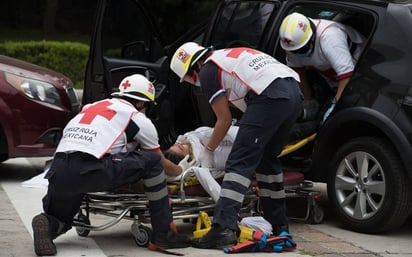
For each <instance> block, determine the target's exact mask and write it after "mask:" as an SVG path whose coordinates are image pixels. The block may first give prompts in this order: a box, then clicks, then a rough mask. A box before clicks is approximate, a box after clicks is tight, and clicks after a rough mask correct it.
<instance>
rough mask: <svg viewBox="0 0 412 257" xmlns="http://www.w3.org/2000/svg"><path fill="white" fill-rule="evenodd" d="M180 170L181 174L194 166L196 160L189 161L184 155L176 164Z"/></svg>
mask: <svg viewBox="0 0 412 257" xmlns="http://www.w3.org/2000/svg"><path fill="white" fill-rule="evenodd" d="M178 165H179V166H180V168H182V172H184V171H185V170H187V169H189V168H190V167H193V166H194V165H196V160H191V161H189V155H186V156H185V158H183V160H181V161H180V162H179V164H178Z"/></svg>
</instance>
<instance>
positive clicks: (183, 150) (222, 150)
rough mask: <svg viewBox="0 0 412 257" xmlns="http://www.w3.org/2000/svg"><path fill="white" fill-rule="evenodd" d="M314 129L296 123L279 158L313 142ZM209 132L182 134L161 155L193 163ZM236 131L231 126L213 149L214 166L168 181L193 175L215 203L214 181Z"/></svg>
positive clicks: (216, 186)
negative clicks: (188, 159)
mask: <svg viewBox="0 0 412 257" xmlns="http://www.w3.org/2000/svg"><path fill="white" fill-rule="evenodd" d="M317 128H318V122H317V121H313V122H312V121H311V122H305V123H297V124H296V126H294V127H293V129H292V131H291V133H290V136H289V144H287V145H286V146H285V148H284V150H283V151H282V153H281V156H282V155H286V154H288V153H290V152H293V151H295V150H296V149H298V148H300V147H301V146H302V145H304V144H306V143H307V142H309V141H311V140H313V139H314V138H315V132H316V129H317ZM212 132H213V128H212V127H199V128H197V129H196V130H194V131H189V132H187V133H185V134H183V135H180V136H179V137H178V138H177V140H176V142H175V144H174V145H172V146H171V147H170V148H169V149H168V150H166V151H165V152H164V155H165V157H166V158H167V159H169V160H170V161H172V162H173V163H175V164H176V165H177V164H178V163H179V162H180V161H181V160H182V159H183V158H184V157H185V156H186V155H189V158H190V160H193V159H194V160H197V158H198V157H199V155H200V153H201V152H202V150H203V148H204V147H205V146H206V144H207V142H208V140H209V138H210V136H211V135H212ZM237 132H238V127H237V126H235V125H232V126H231V127H230V129H229V131H228V133H227V134H226V136H225V138H224V139H223V140H222V142H221V143H220V144H219V146H218V147H217V148H216V149H215V152H214V155H213V157H214V164H215V166H214V168H210V169H209V168H202V167H197V166H196V165H194V166H193V167H191V168H189V170H186V172H183V173H182V174H180V175H179V176H176V177H171V176H168V181H169V182H171V181H180V180H181V179H182V175H185V178H183V179H186V176H187V175H188V176H187V177H188V178H190V177H191V176H195V177H196V178H197V180H198V182H199V183H200V184H201V185H202V187H203V188H204V189H205V190H206V191H207V193H209V195H210V196H211V197H212V198H213V200H215V201H217V199H218V197H219V192H220V185H219V184H218V183H217V182H216V179H218V178H222V177H223V176H224V170H225V163H226V160H227V159H228V156H229V153H230V151H231V149H232V145H233V142H234V140H235V138H236V134H237ZM189 171H190V172H189Z"/></svg>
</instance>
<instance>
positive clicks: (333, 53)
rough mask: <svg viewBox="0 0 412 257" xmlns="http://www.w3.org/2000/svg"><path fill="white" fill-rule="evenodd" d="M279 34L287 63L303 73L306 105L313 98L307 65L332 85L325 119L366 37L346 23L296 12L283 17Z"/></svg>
mask: <svg viewBox="0 0 412 257" xmlns="http://www.w3.org/2000/svg"><path fill="white" fill-rule="evenodd" d="M279 37H280V45H281V47H282V48H283V49H284V50H285V51H286V64H287V65H288V66H289V67H291V68H293V69H294V70H296V71H297V72H298V73H299V75H300V80H301V88H302V92H303V95H304V97H305V101H304V106H306V105H310V101H314V99H313V96H312V89H311V86H310V85H309V83H308V81H307V78H306V70H307V69H314V70H316V71H317V72H319V73H320V74H321V75H322V76H323V77H324V78H325V79H326V80H327V82H328V84H329V86H330V87H331V88H332V91H333V96H332V99H331V103H330V106H329V108H328V110H327V111H326V112H325V114H324V116H323V121H325V120H326V118H327V117H328V116H329V114H330V113H331V112H332V111H333V109H334V107H335V104H336V103H337V101H339V99H340V97H341V95H342V92H343V90H344V89H345V87H346V85H347V84H348V82H349V80H350V78H351V77H352V73H353V70H354V68H355V65H356V62H357V60H358V58H359V56H360V53H361V48H362V45H363V42H364V37H363V36H362V35H361V34H360V33H359V32H358V31H356V30H355V29H353V28H352V27H349V26H346V25H344V24H341V23H338V22H335V21H331V20H325V19H311V18H308V17H306V16H304V15H303V14H300V13H297V12H294V13H291V14H289V15H288V16H286V17H285V18H284V19H283V21H282V24H281V26H280V29H279ZM312 106H313V105H312Z"/></svg>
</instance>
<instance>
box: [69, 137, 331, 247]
mask: <svg viewBox="0 0 412 257" xmlns="http://www.w3.org/2000/svg"><path fill="white" fill-rule="evenodd" d="M315 137H316V134H315V133H314V134H311V135H309V136H307V137H305V138H304V139H302V140H294V141H292V142H291V143H289V144H288V145H287V146H285V148H284V150H283V151H282V153H281V154H280V155H279V156H284V155H287V154H289V153H291V152H293V151H295V150H297V149H299V148H301V147H303V146H304V145H306V144H307V143H309V142H311V141H313V140H314V139H315ZM218 181H219V180H218ZM284 184H285V192H286V199H287V200H286V202H287V205H288V210H289V209H293V208H290V207H294V208H296V206H291V204H292V203H294V202H296V200H298V204H299V206H298V207H299V209H303V212H302V211H301V212H300V213H299V214H296V213H294V214H289V213H288V216H289V218H290V219H291V220H296V221H303V222H310V223H312V224H318V223H322V222H323V218H324V212H323V209H322V207H321V205H320V203H319V202H320V196H321V195H320V192H319V191H316V190H313V183H312V182H311V181H307V180H305V179H304V175H303V174H302V173H301V172H299V171H294V170H284ZM168 190H169V195H170V204H171V207H172V214H173V218H174V220H182V221H186V222H192V223H193V224H196V222H197V223H199V222H202V221H199V218H201V215H199V214H200V213H206V214H208V215H210V216H211V215H212V214H213V210H214V207H215V201H214V200H213V199H212V197H211V196H210V195H209V194H208V192H207V191H206V190H205V189H204V188H203V187H202V186H201V185H200V184H199V183H196V181H195V179H193V178H192V177H191V179H187V178H186V176H185V174H184V175H183V176H181V179H180V181H174V182H169V183H168ZM258 191H259V188H258V186H257V184H256V182H252V184H251V186H250V188H249V190H248V192H247V193H246V195H245V199H244V202H243V205H242V207H241V210H240V213H239V214H240V217H247V216H256V215H259V210H260V207H259V197H258ZM148 210H149V205H148V200H147V198H146V196H145V194H144V190H143V183H136V184H133V185H127V186H124V187H121V188H119V189H116V190H114V191H112V192H97V193H89V194H87V195H86V196H85V197H84V200H83V202H82V205H81V207H80V210H79V212H78V214H77V215H76V217H75V219H74V222H73V226H74V227H75V228H76V232H77V234H78V235H79V236H83V237H86V236H88V235H89V233H90V231H101V230H105V229H107V228H109V227H112V226H114V225H116V224H117V223H119V222H120V221H121V220H130V221H131V222H132V224H131V232H132V234H133V236H134V240H135V242H136V244H137V245H138V246H141V247H146V246H147V245H148V243H149V241H150V237H151V235H152V230H151V227H150V216H149V211H148ZM93 215H104V216H107V217H110V219H109V220H108V221H107V222H105V223H103V224H97V225H96V224H93V225H92V224H91V217H92V216H93ZM204 225H205V224H201V226H198V227H197V228H196V229H195V231H194V237H196V236H201V235H202V234H203V233H204V232H205V231H203V232H202V231H198V230H199V229H204V228H205V227H204ZM209 226H210V224H209Z"/></svg>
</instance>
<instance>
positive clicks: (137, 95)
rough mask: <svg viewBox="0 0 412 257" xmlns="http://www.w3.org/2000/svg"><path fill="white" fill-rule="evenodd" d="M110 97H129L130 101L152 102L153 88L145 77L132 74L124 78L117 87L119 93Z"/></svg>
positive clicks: (153, 98)
mask: <svg viewBox="0 0 412 257" xmlns="http://www.w3.org/2000/svg"><path fill="white" fill-rule="evenodd" d="M112 96H118V97H129V98H132V99H136V100H140V101H145V102H150V101H151V102H154V100H155V88H154V86H153V84H152V82H150V81H149V80H148V79H147V78H146V77H145V76H143V75H140V74H134V75H130V76H127V77H125V78H124V79H123V80H122V81H121V82H120V85H119V92H115V93H113V94H112Z"/></svg>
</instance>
